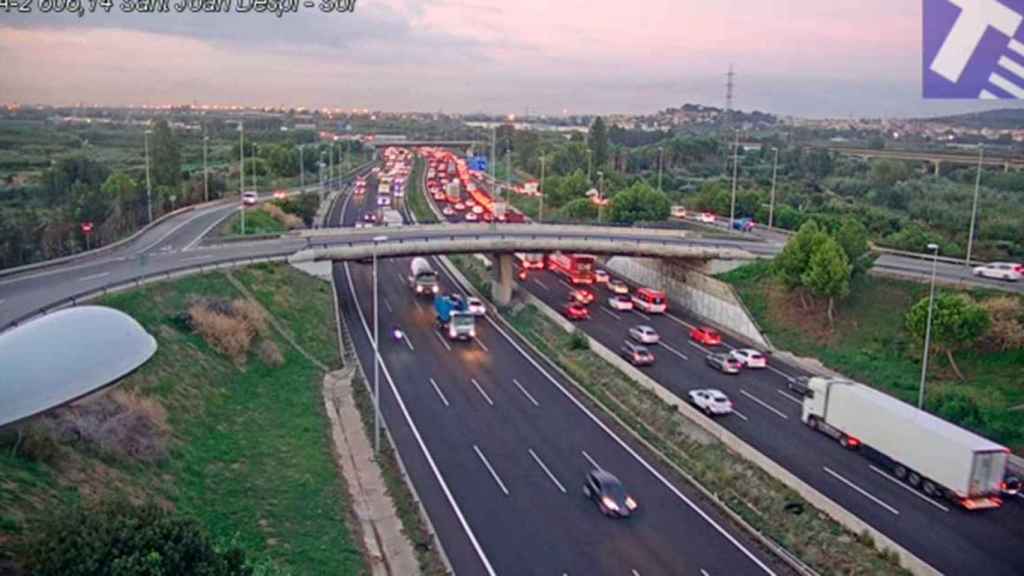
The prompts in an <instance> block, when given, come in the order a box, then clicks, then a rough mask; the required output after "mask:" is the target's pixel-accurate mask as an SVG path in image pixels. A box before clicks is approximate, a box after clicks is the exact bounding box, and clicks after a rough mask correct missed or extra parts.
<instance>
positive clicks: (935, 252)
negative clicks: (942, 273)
mask: <svg viewBox="0 0 1024 576" xmlns="http://www.w3.org/2000/svg"><path fill="white" fill-rule="evenodd" d="M928 249H929V250H931V251H932V282H931V284H932V285H931V290H930V293H929V295H928V323H927V324H926V325H925V329H924V357H923V358H921V386H920V389H919V390H918V394H917V407H918V408H919V409H921V410H924V381H925V377H926V376H927V374H928V348H929V346H931V343H932V310H933V309H934V308H935V269H936V267H937V266H938V262H939V245H938V244H929V245H928Z"/></svg>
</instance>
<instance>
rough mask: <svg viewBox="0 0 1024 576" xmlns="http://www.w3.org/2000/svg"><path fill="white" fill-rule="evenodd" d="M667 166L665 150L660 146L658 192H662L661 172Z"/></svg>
mask: <svg viewBox="0 0 1024 576" xmlns="http://www.w3.org/2000/svg"><path fill="white" fill-rule="evenodd" d="M664 164H665V148H664V147H663V146H658V192H661V191H662V190H661V170H662V166H663V165H664Z"/></svg>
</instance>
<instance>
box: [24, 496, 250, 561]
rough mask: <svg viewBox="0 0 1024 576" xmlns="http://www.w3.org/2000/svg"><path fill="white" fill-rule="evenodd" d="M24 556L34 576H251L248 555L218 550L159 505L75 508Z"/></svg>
mask: <svg viewBox="0 0 1024 576" xmlns="http://www.w3.org/2000/svg"><path fill="white" fill-rule="evenodd" d="M34 528H35V529H34V530H33V531H32V533H33V536H32V538H31V540H30V541H29V542H28V543H27V544H26V545H25V547H24V550H23V552H22V554H20V556H21V560H22V563H23V564H24V566H25V567H26V568H27V569H28V572H29V573H31V574H34V575H35V576H91V575H94V574H110V575H112V576H135V575H139V576H144V575H145V576H149V575H154V576H155V575H161V574H202V575H204V576H250V575H251V574H252V570H251V569H250V568H248V567H247V566H246V562H245V557H244V554H243V552H242V551H241V550H240V549H238V548H232V549H229V550H219V549H218V548H217V547H216V546H214V544H213V542H212V541H211V539H210V537H209V536H208V535H207V534H206V533H205V532H204V531H203V530H202V529H201V528H200V527H199V525H198V524H197V523H196V522H195V521H194V520H192V519H190V518H186V517H183V516H180V515H177V514H174V513H171V512H167V511H165V510H162V509H161V508H159V507H158V506H156V505H153V504H145V505H134V504H131V503H128V502H106V503H101V504H99V505H96V506H92V507H83V506H78V505H76V506H72V507H70V508H68V509H66V510H65V511H63V512H61V513H58V514H56V515H54V516H51V517H47V518H44V519H43V520H42V521H41V522H40V523H39V525H37V526H35V527H34Z"/></svg>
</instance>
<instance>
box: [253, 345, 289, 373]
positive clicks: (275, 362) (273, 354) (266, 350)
mask: <svg viewBox="0 0 1024 576" xmlns="http://www.w3.org/2000/svg"><path fill="white" fill-rule="evenodd" d="M259 354H260V360H262V361H263V363H264V364H266V365H267V366H270V367H271V368H277V367H278V366H282V365H283V364H284V356H283V355H282V354H281V350H279V349H278V348H277V344H274V342H273V341H271V340H263V341H261V342H260V346H259Z"/></svg>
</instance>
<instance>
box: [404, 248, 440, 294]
mask: <svg viewBox="0 0 1024 576" xmlns="http://www.w3.org/2000/svg"><path fill="white" fill-rule="evenodd" d="M409 287H410V288H412V291H413V292H414V293H416V295H418V296H420V295H422V296H433V295H435V294H437V291H438V284H437V272H436V271H435V270H434V268H433V267H431V266H430V262H429V261H428V260H427V259H426V258H422V257H416V258H413V259H412V263H411V264H410V265H409Z"/></svg>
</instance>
